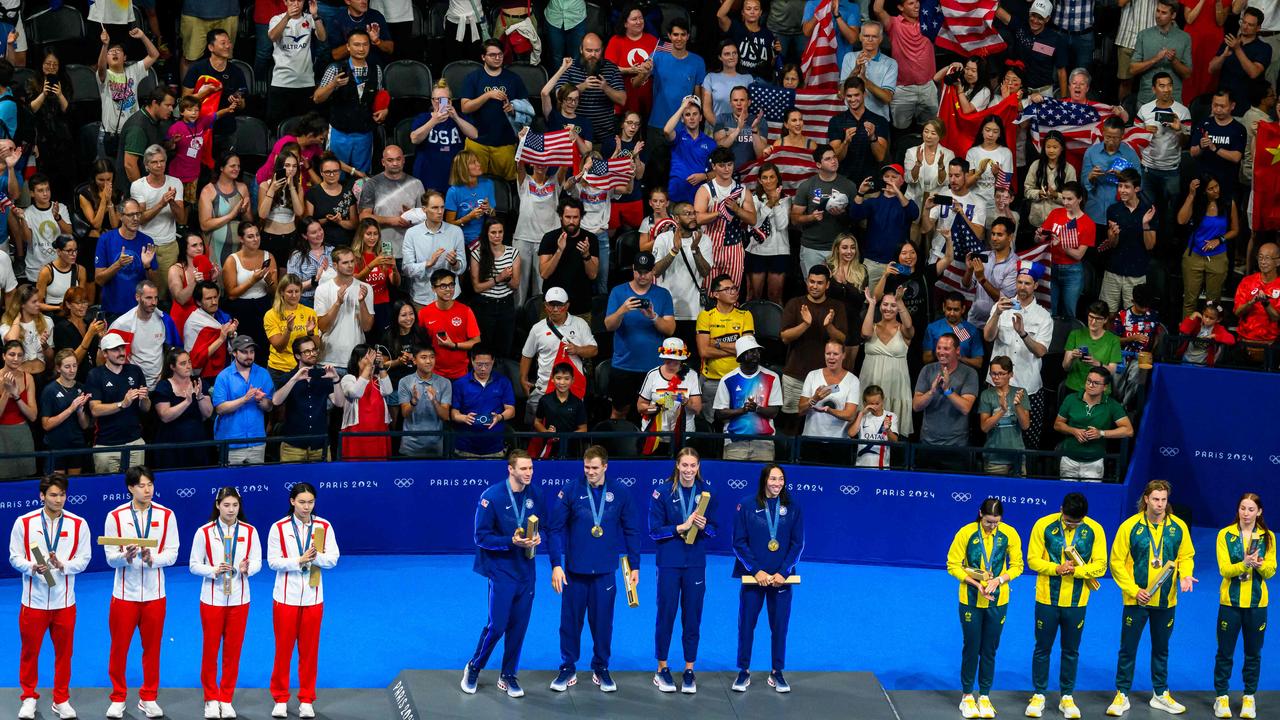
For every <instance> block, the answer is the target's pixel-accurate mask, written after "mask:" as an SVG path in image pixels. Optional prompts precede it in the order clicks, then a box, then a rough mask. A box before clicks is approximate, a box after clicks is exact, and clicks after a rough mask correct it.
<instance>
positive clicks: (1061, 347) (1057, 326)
mask: <svg viewBox="0 0 1280 720" xmlns="http://www.w3.org/2000/svg"><path fill="white" fill-rule="evenodd" d="M1083 327H1084V323H1082V322H1080V321H1079V320H1077V319H1076V318H1071V319H1070V320H1064V319H1062V318H1054V319H1053V339H1052V340H1050V341H1049V348H1048V353H1047V354H1050V355H1062V354H1063V353H1064V352H1066V348H1067V336H1068V335H1070V334H1071V331H1072V330H1075V329H1076V328H1083Z"/></svg>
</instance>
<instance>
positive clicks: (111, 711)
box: [107, 702, 124, 718]
mask: <svg viewBox="0 0 1280 720" xmlns="http://www.w3.org/2000/svg"><path fill="white" fill-rule="evenodd" d="M107 717H109V718H122V717H124V703H123V702H113V703H111V706H110V707H108V708H107Z"/></svg>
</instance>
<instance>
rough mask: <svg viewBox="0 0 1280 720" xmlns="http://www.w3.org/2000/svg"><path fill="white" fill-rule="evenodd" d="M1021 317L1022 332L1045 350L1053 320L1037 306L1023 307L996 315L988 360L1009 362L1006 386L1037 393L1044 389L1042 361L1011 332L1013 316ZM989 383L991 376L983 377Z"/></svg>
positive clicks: (1051, 335)
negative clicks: (1010, 371)
mask: <svg viewBox="0 0 1280 720" xmlns="http://www.w3.org/2000/svg"><path fill="white" fill-rule="evenodd" d="M1014 315H1022V331H1023V332H1025V333H1026V334H1027V335H1030V336H1031V339H1032V340H1035V341H1036V342H1037V343H1040V344H1041V345H1043V346H1045V347H1049V343H1050V342H1052V340H1053V318H1052V317H1051V316H1050V315H1049V311H1048V310H1045V309H1044V307H1042V306H1041V305H1040V304H1039V303H1037V302H1034V301H1033V302H1031V304H1030V305H1024V306H1023V308H1022V310H1020V311H1019V310H1006V311H1004V312H1003V313H1001V314H1000V320H999V321H998V322H997V326H996V327H997V329H996V342H995V346H994V347H993V348H992V349H991V357H996V356H999V355H1006V356H1008V358H1009V359H1010V360H1012V361H1013V377H1012V378H1010V380H1009V383H1010V384H1011V385H1016V386H1017V387H1020V388H1023V389H1024V390H1026V391H1027V394H1031V393H1036V392H1039V391H1040V389H1041V388H1043V387H1044V378H1042V377H1041V375H1040V368H1041V365H1042V364H1043V359H1042V358H1038V357H1036V356H1035V354H1034V353H1032V352H1031V350H1030V349H1029V348H1027V343H1026V342H1024V341H1023V339H1022V338H1021V337H1019V336H1018V333H1017V332H1015V331H1014V329H1013V316H1014ZM987 382H988V383H990V382H991V375H990V374H988V375H987Z"/></svg>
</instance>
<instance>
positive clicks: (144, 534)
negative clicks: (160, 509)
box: [129, 504, 156, 539]
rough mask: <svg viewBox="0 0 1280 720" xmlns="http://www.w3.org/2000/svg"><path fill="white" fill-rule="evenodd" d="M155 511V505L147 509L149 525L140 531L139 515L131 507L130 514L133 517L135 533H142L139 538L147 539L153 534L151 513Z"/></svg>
mask: <svg viewBox="0 0 1280 720" xmlns="http://www.w3.org/2000/svg"><path fill="white" fill-rule="evenodd" d="M155 509H156V506H155V505H152V506H150V507H148V508H147V524H146V526H145V527H144V528H143V529H142V530H139V529H138V513H136V512H134V509H133V505H132V504H130V505H129V514H130V515H132V516H133V530H134V532H137V533H140V534H139V535H138V537H140V538H143V539H146V537H147V536H148V535H150V534H151V511H152V510H155Z"/></svg>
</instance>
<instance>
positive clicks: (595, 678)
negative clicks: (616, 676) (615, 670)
mask: <svg viewBox="0 0 1280 720" xmlns="http://www.w3.org/2000/svg"><path fill="white" fill-rule="evenodd" d="M591 682H593V683H595V684H597V685H599V686H600V691H601V692H617V691H618V685H617V684H616V683H614V682H613V678H612V677H610V676H609V668H601V669H599V670H596V671H595V672H593V673H591Z"/></svg>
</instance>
